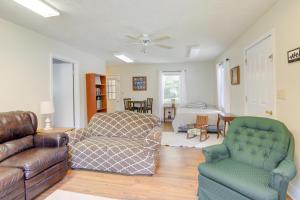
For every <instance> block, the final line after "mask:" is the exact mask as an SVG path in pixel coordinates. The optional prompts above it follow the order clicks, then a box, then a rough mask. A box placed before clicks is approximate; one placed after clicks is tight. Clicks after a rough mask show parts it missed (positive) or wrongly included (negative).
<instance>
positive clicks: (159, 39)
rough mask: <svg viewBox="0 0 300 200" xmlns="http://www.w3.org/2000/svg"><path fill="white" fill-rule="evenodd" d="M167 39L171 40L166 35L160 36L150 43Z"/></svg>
mask: <svg viewBox="0 0 300 200" xmlns="http://www.w3.org/2000/svg"><path fill="white" fill-rule="evenodd" d="M168 39H171V37H170V36H167V35H166V36H161V37H158V38H155V39H153V40H152V41H153V42H159V41H163V40H168Z"/></svg>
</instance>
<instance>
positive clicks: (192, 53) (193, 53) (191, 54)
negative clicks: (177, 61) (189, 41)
mask: <svg viewBox="0 0 300 200" xmlns="http://www.w3.org/2000/svg"><path fill="white" fill-rule="evenodd" d="M200 52H201V48H200V46H198V45H197V46H191V47H190V50H189V54H188V56H189V57H190V58H195V57H197V56H199V54H200Z"/></svg>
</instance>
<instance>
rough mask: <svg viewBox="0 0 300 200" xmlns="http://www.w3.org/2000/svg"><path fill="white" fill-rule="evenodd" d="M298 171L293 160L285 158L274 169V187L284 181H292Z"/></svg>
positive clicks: (277, 186)
mask: <svg viewBox="0 0 300 200" xmlns="http://www.w3.org/2000/svg"><path fill="white" fill-rule="evenodd" d="M296 173H297V169H296V165H295V163H294V161H292V160H283V161H281V163H280V164H279V166H278V167H277V168H276V169H274V170H273V171H272V187H274V188H275V189H277V188H279V187H280V183H281V182H282V181H285V182H289V181H291V180H292V179H293V178H294V177H295V176H296Z"/></svg>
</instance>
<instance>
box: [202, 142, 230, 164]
mask: <svg viewBox="0 0 300 200" xmlns="http://www.w3.org/2000/svg"><path fill="white" fill-rule="evenodd" d="M203 154H204V156H205V159H206V162H207V163H211V162H216V161H219V160H223V159H225V158H229V152H228V149H227V147H226V145H225V144H218V145H213V146H210V147H206V148H204V149H203Z"/></svg>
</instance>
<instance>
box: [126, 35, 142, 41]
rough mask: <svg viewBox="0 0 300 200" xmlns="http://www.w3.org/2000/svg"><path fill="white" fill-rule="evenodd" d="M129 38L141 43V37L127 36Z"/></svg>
mask: <svg viewBox="0 0 300 200" xmlns="http://www.w3.org/2000/svg"><path fill="white" fill-rule="evenodd" d="M126 37H127V38H129V39H131V40H135V41H139V40H140V38H139V37H134V36H131V35H126Z"/></svg>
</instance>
